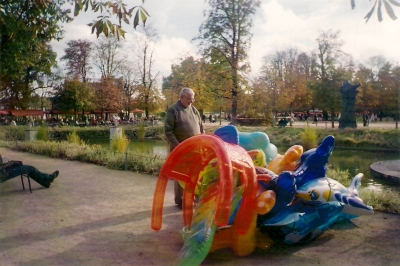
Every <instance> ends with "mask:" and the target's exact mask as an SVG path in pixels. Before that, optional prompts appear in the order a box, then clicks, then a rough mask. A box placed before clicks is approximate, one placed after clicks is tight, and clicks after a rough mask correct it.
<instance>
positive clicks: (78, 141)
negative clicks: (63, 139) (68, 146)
mask: <svg viewBox="0 0 400 266" xmlns="http://www.w3.org/2000/svg"><path fill="white" fill-rule="evenodd" d="M67 141H68V143H74V144H78V145H81V144H85V142H84V141H83V140H81V138H80V137H79V136H78V134H76V131H75V130H74V131H72V132H71V133H69V134H68V136H67Z"/></svg>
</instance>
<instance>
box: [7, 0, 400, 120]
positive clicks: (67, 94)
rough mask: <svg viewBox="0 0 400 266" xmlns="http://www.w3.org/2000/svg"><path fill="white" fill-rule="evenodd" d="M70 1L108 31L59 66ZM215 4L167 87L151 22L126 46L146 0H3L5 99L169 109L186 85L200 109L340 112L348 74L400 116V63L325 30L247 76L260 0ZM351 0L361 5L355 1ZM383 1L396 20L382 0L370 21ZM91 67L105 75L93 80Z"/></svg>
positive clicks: (362, 105) (22, 104)
mask: <svg viewBox="0 0 400 266" xmlns="http://www.w3.org/2000/svg"><path fill="white" fill-rule="evenodd" d="M68 2H71V3H74V15H78V14H79V13H80V12H82V11H85V12H86V11H88V10H89V9H91V10H92V11H93V12H100V13H101V15H100V16H99V17H98V20H97V21H95V22H93V23H91V24H90V26H91V27H92V32H93V33H94V32H96V34H97V36H98V37H99V36H105V37H100V38H99V39H98V41H96V42H95V43H91V42H89V41H87V40H73V41H70V42H69V43H68V44H67V46H68V47H67V49H66V50H65V55H64V56H63V57H62V60H63V61H65V63H66V71H65V72H64V73H62V71H60V70H59V69H57V62H56V54H55V53H54V51H52V49H51V47H50V46H49V42H50V41H51V40H53V39H62V37H63V30H62V27H61V26H60V24H59V22H65V23H66V22H69V21H71V20H72V17H70V15H69V14H70V11H69V9H65V8H64V4H65V3H68ZM143 2H144V1H143ZM208 3H209V5H210V10H208V12H207V13H206V19H205V21H204V22H203V23H202V24H201V25H200V28H199V33H198V35H197V36H196V37H195V38H194V40H196V41H198V43H199V52H200V53H201V55H202V57H201V58H200V59H194V58H193V57H190V56H189V57H186V58H182V60H181V62H180V63H179V64H174V65H172V66H171V72H172V73H171V75H169V76H168V77H164V78H163V82H162V88H160V87H159V84H157V82H156V80H157V77H158V75H159V73H158V72H157V71H155V70H154V66H153V64H154V58H153V52H154V48H155V45H156V40H157V34H156V32H155V31H154V30H153V29H152V28H151V27H145V28H144V30H143V31H142V32H141V34H138V35H137V36H140V37H137V40H136V44H135V46H136V47H135V48H134V49H132V51H135V59H134V60H133V61H130V62H129V61H128V60H126V58H127V57H126V56H124V55H123V54H122V53H121V47H122V45H121V38H120V37H121V36H122V37H124V34H125V31H124V30H123V29H122V25H121V23H122V22H124V23H127V24H129V23H130V21H129V19H130V18H131V17H132V16H133V17H134V20H133V26H134V27H135V28H136V26H137V25H138V24H139V22H140V21H142V23H145V22H146V20H147V17H148V13H147V11H146V10H145V9H144V8H143V7H142V6H135V7H133V8H128V7H127V6H126V4H124V2H123V1H106V2H99V3H98V2H94V1H88V0H77V1H72V0H66V1H63V0H60V1H48V0H25V1H17V0H8V1H2V8H1V19H0V27H1V55H2V56H1V57H0V59H1V68H0V72H1V73H0V78H1V86H0V96H1V105H2V106H3V107H5V108H9V109H14V108H19V109H26V108H32V107H35V106H36V107H40V108H43V107H48V108H50V107H51V108H55V109H59V110H68V111H70V110H74V111H75V112H76V113H78V112H82V113H83V112H84V111H87V110H125V111H127V112H128V111H129V110H130V109H132V108H140V109H144V110H145V111H146V116H149V113H150V112H154V111H160V110H164V109H166V108H167V107H168V106H169V105H171V104H172V103H173V101H175V100H176V99H177V98H178V97H177V96H178V93H179V90H180V89H181V88H182V87H183V86H188V87H191V88H193V89H194V90H195V92H196V106H197V107H198V108H199V109H200V111H218V110H224V111H226V112H228V113H231V114H232V116H233V117H236V116H237V115H238V114H240V115H241V116H248V117H258V116H266V115H270V114H271V113H278V112H292V111H305V110H310V109H321V110H323V111H324V113H328V112H329V113H331V114H335V113H337V112H340V103H341V99H340V94H339V88H340V84H341V83H342V82H343V81H344V80H349V81H350V82H354V83H360V84H361V86H360V88H359V91H360V92H359V94H358V97H357V107H356V110H357V111H360V112H364V111H369V112H376V113H381V114H382V113H384V112H385V113H388V114H391V115H394V116H395V117H396V119H397V118H398V111H399V109H400V108H399V72H400V71H399V65H398V63H396V64H394V63H391V62H390V61H389V60H386V59H385V58H383V57H382V56H374V57H371V58H370V59H369V61H368V63H367V64H366V65H362V64H358V65H356V63H355V62H354V61H353V59H352V57H351V55H349V54H346V53H345V51H343V50H342V48H341V47H342V41H341V40H340V33H339V32H335V31H333V30H327V31H323V32H320V35H319V37H318V38H317V40H316V43H315V44H316V45H315V49H314V50H312V51H298V50H297V49H293V48H287V49H282V50H279V51H275V52H273V53H271V54H268V55H265V56H264V57H263V66H262V70H261V72H260V73H259V74H258V75H257V76H256V77H251V78H250V77H249V76H248V73H249V68H250V66H249V63H248V61H247V51H248V49H249V47H250V44H251V37H252V36H251V27H252V16H253V15H254V14H255V12H256V10H257V8H258V7H259V6H260V1H259V0H209V1H208ZM350 3H351V5H352V8H354V6H355V1H354V0H351V1H350ZM382 6H383V7H384V8H385V10H386V13H387V14H388V15H389V17H390V18H391V19H396V16H395V13H394V11H393V8H392V7H398V6H400V4H399V3H398V2H397V1H394V0H390V1H387V0H376V1H375V3H374V5H373V7H372V8H371V10H370V12H369V13H368V14H367V16H366V20H367V21H368V20H369V19H370V17H371V16H372V14H374V13H375V12H376V14H377V17H378V20H379V21H381V20H382V9H383V8H382ZM134 11H136V14H134V13H133V12H134ZM110 15H112V16H115V18H116V21H117V22H116V23H113V22H111V21H110ZM129 52H131V51H129ZM92 71H96V72H97V73H99V76H100V78H99V79H96V80H95V79H94V78H92V77H91V73H93V72H92ZM161 89H162V90H161ZM160 91H162V94H163V95H161V94H160ZM50 96H51V97H50ZM48 99H50V100H51V101H48ZM332 119H333V115H332ZM332 125H333V123H332Z"/></svg>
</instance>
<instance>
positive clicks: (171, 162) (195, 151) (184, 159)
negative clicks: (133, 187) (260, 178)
mask: <svg viewBox="0 0 400 266" xmlns="http://www.w3.org/2000/svg"><path fill="white" fill-rule="evenodd" d="M213 158H216V159H217V161H218V171H219V174H220V178H219V193H218V196H217V204H216V206H217V208H216V210H215V218H214V223H215V224H216V225H217V226H226V225H227V224H228V219H229V213H230V207H231V199H232V194H233V189H234V188H233V171H237V172H239V173H240V183H241V184H242V185H243V186H244V188H245V189H244V193H243V196H242V203H241V205H240V208H239V210H238V212H237V216H236V218H237V219H238V220H240V221H241V222H240V223H238V224H237V225H235V228H234V230H235V232H237V233H238V234H246V233H247V231H248V229H249V227H250V225H251V222H252V219H253V218H254V211H255V206H256V193H257V179H256V173H255V168H254V164H253V161H252V159H251V157H250V156H249V155H248V153H247V152H246V150H244V149H243V148H242V147H240V146H238V145H234V144H229V143H227V142H224V141H222V140H221V139H220V138H219V137H217V136H213V135H204V134H203V135H197V136H193V137H191V138H189V139H187V140H185V141H183V142H182V143H181V144H179V146H178V147H177V148H175V150H173V151H172V152H171V154H170V155H169V156H168V158H167V160H166V162H165V163H164V166H163V167H162V169H161V172H160V174H159V176H158V180H157V184H156V188H155V191H154V198H153V209H152V217H151V228H152V229H153V230H160V229H161V224H162V209H163V204H164V196H165V190H166V187H167V183H168V179H169V178H171V179H175V180H178V181H183V182H184V183H185V188H184V195H183V223H184V226H187V225H191V221H192V216H193V199H194V192H195V188H196V185H197V179H198V177H199V173H200V172H201V171H202V170H203V169H204V168H205V167H206V166H207V164H208V163H209V161H210V160H211V159H213Z"/></svg>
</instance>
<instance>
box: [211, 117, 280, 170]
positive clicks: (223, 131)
mask: <svg viewBox="0 0 400 266" xmlns="http://www.w3.org/2000/svg"><path fill="white" fill-rule="evenodd" d="M214 135H216V136H218V137H220V138H221V139H222V140H224V141H226V142H228V143H231V144H237V145H239V146H241V147H243V148H244V149H245V150H246V151H251V150H257V149H260V150H262V151H263V152H264V154H265V157H266V162H267V163H269V162H270V161H271V160H272V159H273V158H275V157H276V156H277V155H278V149H277V148H276V146H275V145H274V144H272V143H270V141H269V137H268V135H267V134H265V133H263V132H239V131H238V130H237V128H236V127H235V126H232V125H228V126H225V127H221V128H219V129H217V130H215V132H214Z"/></svg>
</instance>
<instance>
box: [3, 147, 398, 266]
mask: <svg viewBox="0 0 400 266" xmlns="http://www.w3.org/2000/svg"><path fill="white" fill-rule="evenodd" d="M0 153H1V154H2V155H3V156H5V157H8V158H9V159H15V160H22V161H23V162H24V163H25V164H30V165H34V166H36V167H37V168H39V169H40V170H41V171H44V172H53V171H54V170H56V169H58V170H60V176H59V177H58V178H57V179H56V180H55V182H54V183H53V184H52V185H51V187H50V188H49V189H44V188H41V187H40V186H39V185H38V184H36V183H35V182H34V181H32V189H33V192H32V193H29V190H22V186H21V180H20V179H19V178H14V179H12V180H10V181H7V182H5V183H2V184H0V265H2V266H9V265H26V266H28V265H29V266H32V265H41V266H43V265H45V266H46V265H65V266H70V265H83V266H86V265H87V266H92V265H93V266H94V265H96V266H98V265H174V263H175V260H176V257H177V255H178V253H179V250H180V249H181V247H182V239H181V237H180V234H179V230H180V229H181V227H182V216H181V211H180V210H179V209H178V208H176V207H175V206H174V204H173V186H172V184H169V186H168V188H167V193H166V197H165V202H164V216H163V227H162V229H161V230H160V231H158V232H155V231H153V230H151V228H150V219H151V205H152V198H153V192H154V187H155V183H156V179H157V177H155V176H148V175H141V174H137V173H132V172H126V171H116V170H110V169H106V168H104V167H101V166H96V165H91V164H85V163H81V162H73V161H64V160H58V159H51V158H47V157H43V156H38V155H33V154H28V153H21V152H16V151H12V150H9V149H4V148H0ZM25 185H27V181H26V180H25ZM202 265H400V215H396V214H388V213H381V212H376V213H375V214H373V215H370V216H362V217H359V218H357V219H354V220H352V221H351V222H346V223H339V224H335V225H334V226H333V227H332V228H331V229H329V230H328V231H326V232H325V233H324V234H323V235H322V236H320V237H319V238H317V239H316V240H314V241H312V242H310V243H307V244H301V245H295V246H282V245H277V244H275V245H273V247H272V248H271V249H270V250H266V251H264V250H256V251H255V252H254V253H252V254H251V255H249V256H246V257H242V258H239V257H237V256H236V255H235V254H234V253H233V252H232V251H231V250H230V249H224V250H219V251H217V252H215V253H212V254H209V255H208V256H207V258H206V259H205V260H204V261H203V263H202Z"/></svg>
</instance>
